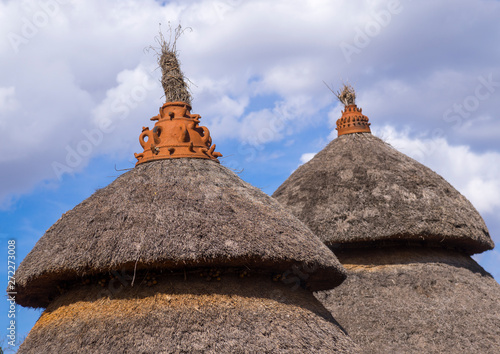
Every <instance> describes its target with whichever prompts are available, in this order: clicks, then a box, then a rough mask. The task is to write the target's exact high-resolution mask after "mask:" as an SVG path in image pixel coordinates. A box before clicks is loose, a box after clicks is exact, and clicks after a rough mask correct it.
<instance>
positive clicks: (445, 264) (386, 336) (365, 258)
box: [316, 247, 500, 354]
mask: <svg viewBox="0 0 500 354" xmlns="http://www.w3.org/2000/svg"><path fill="white" fill-rule="evenodd" d="M337 255H338V257H339V259H340V261H341V263H342V264H343V265H344V266H345V267H346V268H347V269H348V277H347V280H346V281H345V282H344V283H343V284H342V285H340V286H339V287H338V288H336V289H333V290H329V291H324V292H319V293H317V294H316V297H317V298H318V299H319V300H320V301H321V302H322V303H323V304H324V305H325V307H327V308H328V309H329V310H330V311H331V312H332V315H333V316H334V317H335V318H336V319H337V320H338V321H339V323H341V324H342V326H344V328H345V329H346V331H347V332H348V333H349V335H350V336H351V338H352V339H353V340H354V341H355V342H356V343H357V344H359V345H360V346H361V348H362V350H363V352H364V353H370V354H371V353H396V352H397V353H498V352H500V285H499V284H498V283H497V282H496V281H495V280H494V279H493V278H492V277H491V276H490V275H489V274H488V273H486V272H485V271H484V270H483V269H482V268H481V267H480V266H479V265H478V264H477V263H476V262H474V261H473V260H472V259H471V258H470V257H469V256H467V255H464V254H460V253H458V252H455V251H449V250H440V249H429V248H408V247H404V248H380V249H372V250H343V251H340V252H339V253H337Z"/></svg>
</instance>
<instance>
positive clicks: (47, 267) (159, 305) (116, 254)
mask: <svg viewBox="0 0 500 354" xmlns="http://www.w3.org/2000/svg"><path fill="white" fill-rule="evenodd" d="M169 72H170V73H171V70H170V71H169ZM167 97H169V96H167ZM190 110H191V107H190V105H189V104H188V103H187V102H180V101H176V102H168V103H166V104H165V105H163V107H161V108H160V114H159V115H158V116H155V117H153V118H152V120H153V121H156V124H155V127H154V129H153V130H149V129H148V128H143V132H142V134H141V135H140V138H139V140H140V143H141V145H142V147H143V148H144V152H142V153H140V154H136V157H137V159H138V163H137V165H136V167H135V168H134V169H132V170H130V171H128V172H126V173H124V174H123V175H121V176H120V177H118V178H117V179H116V180H115V181H114V182H112V183H111V184H110V185H108V186H107V187H105V188H102V189H100V190H98V191H96V192H95V193H94V194H93V195H92V196H91V197H90V198H88V199H86V200H85V201H83V202H82V203H81V204H79V205H77V206H76V207H75V208H74V209H72V210H70V211H68V212H67V213H65V214H64V215H63V216H62V217H61V218H60V219H59V220H58V221H57V222H56V223H55V224H54V225H53V226H52V227H51V228H50V229H49V230H48V231H47V232H46V233H45V234H44V235H43V236H42V238H41V239H40V240H39V241H38V243H37V244H36V245H35V247H34V248H33V250H32V251H31V252H30V253H29V254H28V255H27V256H26V258H25V259H24V260H23V262H22V263H21V265H20V266H19V269H18V272H17V274H16V280H17V283H16V291H17V297H16V301H17V303H18V304H20V305H23V306H30V307H46V310H45V311H44V313H43V314H42V316H41V317H40V319H39V320H38V322H37V323H36V324H35V326H34V328H33V329H32V330H31V332H30V333H29V335H28V337H27V338H26V340H25V342H24V343H23V344H22V346H21V347H20V350H19V353H41V352H47V353H49V352H50V353H69V352H78V353H86V352H92V353H95V352H101V353H107V352H120V353H122V352H133V353H136V352H141V353H167V352H296V351H325V352H330V351H338V352H354V351H356V345H355V344H354V343H353V342H352V341H351V340H350V339H349V337H348V336H347V335H346V334H345V332H344V331H343V329H342V328H341V327H340V326H339V325H338V324H337V322H336V321H335V320H334V318H333V317H332V316H331V314H330V313H329V312H328V311H327V310H326V309H325V308H324V307H323V305H321V304H320V303H319V302H318V300H316V299H315V298H314V296H313V294H312V293H311V292H310V290H322V289H330V288H332V287H335V286H337V285H339V284H340V283H341V282H342V281H343V280H344V279H345V271H344V269H343V267H342V266H341V265H340V263H339V262H338V260H337V259H336V258H335V256H334V255H333V253H332V252H331V251H330V250H329V249H328V248H327V247H326V246H324V245H323V244H322V242H321V241H320V240H319V239H318V238H317V237H316V236H315V235H314V234H313V233H312V232H311V231H310V230H309V229H308V228H307V227H306V226H305V225H304V224H303V223H302V222H300V221H299V220H298V219H297V218H295V217H294V216H293V215H292V214H290V213H289V212H288V211H286V210H285V208H284V207H283V206H281V205H280V204H279V203H278V202H277V201H275V200H274V199H272V198H271V197H269V196H267V195H266V194H264V193H263V192H262V191H260V190H259V189H257V188H255V187H252V186H251V185H249V184H248V183H246V182H244V181H242V180H241V179H240V178H239V177H238V176H236V175H235V174H234V173H233V172H232V171H230V170H229V169H227V168H225V167H223V166H221V165H220V163H219V161H218V158H219V157H221V154H220V153H217V152H215V145H212V139H211V138H210V133H209V131H208V129H207V128H205V127H200V126H199V125H198V123H199V119H200V118H201V117H200V116H199V115H194V114H191V113H190ZM306 289H307V290H306Z"/></svg>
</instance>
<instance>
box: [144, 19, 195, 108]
mask: <svg viewBox="0 0 500 354" xmlns="http://www.w3.org/2000/svg"><path fill="white" fill-rule="evenodd" d="M184 31H185V29H182V26H181V25H179V26H177V28H176V29H175V30H172V27H170V24H169V32H170V37H169V40H168V42H167V41H166V40H165V37H164V35H163V33H162V32H161V29H160V33H159V35H158V37H156V41H157V42H158V44H159V45H160V48H155V47H152V46H151V47H149V48H148V49H151V50H154V51H155V53H156V55H157V56H158V65H159V67H160V69H161V85H162V86H163V90H164V91H165V101H166V102H176V101H182V102H186V103H187V104H189V105H191V93H190V92H189V86H188V84H187V81H189V80H188V79H187V78H186V77H185V76H184V73H183V72H182V70H181V67H180V61H179V58H178V52H177V49H176V44H177V40H178V39H179V38H180V36H181V35H182V34H183V33H184ZM172 37H173V38H172Z"/></svg>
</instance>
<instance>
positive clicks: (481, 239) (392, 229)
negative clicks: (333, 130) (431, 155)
mask: <svg viewBox="0 0 500 354" xmlns="http://www.w3.org/2000/svg"><path fill="white" fill-rule="evenodd" d="M273 197H275V198H276V199H277V200H278V201H280V202H281V203H282V204H283V205H285V206H286V207H287V208H288V209H289V210H290V211H292V213H293V214H294V215H296V216H297V217H298V218H299V219H301V220H302V221H303V222H304V223H305V224H306V225H308V226H309V227H310V228H311V230H313V232H314V233H316V235H318V236H319V237H320V238H321V239H322V240H323V241H324V242H325V243H326V244H327V245H329V246H333V247H363V246H370V245H372V244H373V243H374V242H375V243H377V244H378V245H380V244H383V243H387V244H394V243H396V244H401V243H417V244H425V245H439V246H445V247H451V248H458V249H460V250H464V251H465V252H467V253H469V254H473V253H478V252H483V251H485V250H489V249H492V248H493V241H492V240H491V237H490V235H489V232H488V229H487V227H486V225H485V223H484V221H483V219H482V218H481V216H480V215H479V213H478V212H477V211H476V209H475V208H474V207H473V206H472V204H471V203H470V202H469V201H468V200H467V199H466V198H465V197H464V196H463V195H462V194H460V193H459V192H458V191H457V190H456V189H455V188H453V187H452V186H451V185H450V184H449V183H448V182H447V181H445V180H444V179H443V178H442V177H441V176H439V175H438V174H437V173H435V172H434V171H432V170H431V169H429V168H427V167H426V166H424V165H422V164H421V163H419V162H417V161H415V160H414V159H412V158H410V157H408V156H406V155H404V154H402V153H401V152H399V151H397V150H396V149H394V148H393V147H392V146H390V145H389V144H387V143H385V142H384V141H382V140H381V139H379V138H377V137H375V136H373V135H372V134H371V133H355V134H345V135H341V136H339V137H338V138H336V139H335V140H333V141H332V142H330V143H329V144H328V145H327V146H326V147H325V148H324V149H323V150H322V151H320V152H319V153H318V154H316V156H314V158H313V159H312V160H310V161H309V162H307V163H306V164H304V165H302V166H300V167H299V168H298V169H297V170H296V171H295V172H294V173H293V174H292V175H291V176H290V177H289V178H288V179H287V180H286V181H285V182H284V183H283V184H282V185H281V186H280V187H279V188H278V189H277V190H276V192H275V193H274V194H273Z"/></svg>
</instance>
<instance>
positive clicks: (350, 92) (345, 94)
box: [323, 81, 356, 106]
mask: <svg viewBox="0 0 500 354" xmlns="http://www.w3.org/2000/svg"><path fill="white" fill-rule="evenodd" d="M323 83H324V84H325V85H326V87H328V89H329V90H330V91H332V93H333V94H334V95H335V97H337V99H338V100H339V101H340V102H341V103H342V104H343V105H344V106H349V105H352V104H356V91H354V87H352V86H351V85H350V84H349V83H343V84H342V86H343V87H342V90H340V91H333V90H332V89H331V87H330V86H328V84H327V83H326V82H324V81H323Z"/></svg>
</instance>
